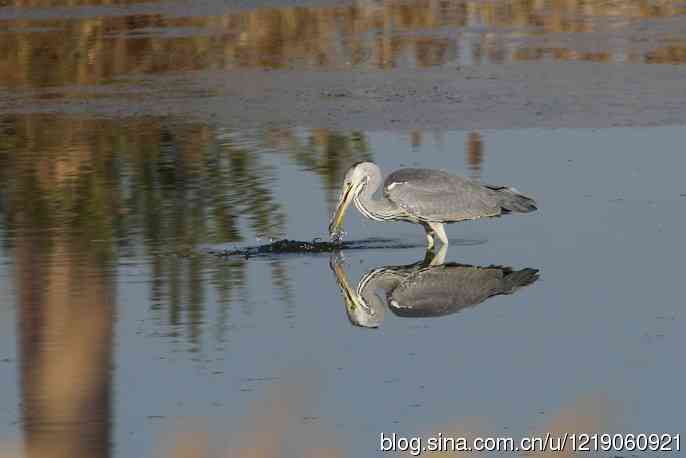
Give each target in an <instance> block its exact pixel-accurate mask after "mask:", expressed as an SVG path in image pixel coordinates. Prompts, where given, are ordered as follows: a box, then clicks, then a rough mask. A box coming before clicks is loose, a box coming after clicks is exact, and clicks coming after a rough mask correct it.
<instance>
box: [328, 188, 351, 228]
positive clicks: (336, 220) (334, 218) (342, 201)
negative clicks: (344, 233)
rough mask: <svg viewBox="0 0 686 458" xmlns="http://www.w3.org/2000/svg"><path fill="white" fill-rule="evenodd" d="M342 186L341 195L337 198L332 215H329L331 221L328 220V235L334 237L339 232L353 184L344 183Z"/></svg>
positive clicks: (349, 200)
mask: <svg viewBox="0 0 686 458" xmlns="http://www.w3.org/2000/svg"><path fill="white" fill-rule="evenodd" d="M344 186H345V188H344V189H343V192H342V193H341V197H340V198H339V199H338V204H337V205H336V210H335V211H334V212H333V215H331V221H330V222H329V235H330V236H331V237H335V236H336V235H338V234H340V232H341V226H342V225H343V217H344V216H345V211H346V210H347V209H348V206H349V205H350V202H352V200H353V192H352V190H353V185H352V184H345V185H344Z"/></svg>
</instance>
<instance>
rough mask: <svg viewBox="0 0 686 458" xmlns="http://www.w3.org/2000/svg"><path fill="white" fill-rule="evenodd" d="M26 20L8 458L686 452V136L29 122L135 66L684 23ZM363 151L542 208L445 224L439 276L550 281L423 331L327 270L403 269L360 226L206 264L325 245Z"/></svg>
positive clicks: (455, 47) (17, 78) (262, 16)
mask: <svg viewBox="0 0 686 458" xmlns="http://www.w3.org/2000/svg"><path fill="white" fill-rule="evenodd" d="M31 6H35V8H26V7H21V8H20V7H13V6H8V7H0V24H1V25H2V26H3V27H4V30H2V31H0V56H2V59H0V75H2V76H1V77H0V78H1V79H0V104H2V103H6V105H5V107H4V109H3V110H0V112H3V113H6V114H3V115H2V116H1V117H0V238H1V240H2V247H1V248H0V381H1V383H2V390H0V454H2V453H4V452H5V451H8V454H9V456H12V457H13V456H15V455H14V453H16V454H17V456H31V457H74V456H84V457H86V456H92V457H121V458H124V457H148V456H160V457H168V456H231V457H234V456H236V457H241V458H242V457H247V456H288V457H291V456H294V457H295V456H313V457H314V456H317V457H322V456H362V457H365V456H376V455H377V454H378V452H377V448H378V435H379V433H380V432H388V433H390V432H399V433H403V434H407V435H412V434H429V433H438V432H443V433H445V434H457V435H493V434H498V435H505V436H513V437H520V436H522V435H524V434H529V433H532V432H544V431H568V432H575V431H576V432H579V431H609V432H615V431H617V432H637V433H638V432H648V433H652V432H658V433H662V432H667V433H683V432H684V431H683V412H684V410H685V408H686V402H685V401H684V398H683V386H684V384H685V383H686V371H685V370H684V368H683V364H681V360H682V359H683V355H682V353H683V351H681V350H680V349H683V348H684V346H685V344H686V337H685V336H684V333H683V332H681V331H682V329H683V323H684V318H685V317H684V310H683V283H682V282H683V278H682V277H683V255H684V250H683V232H684V226H685V225H686V216H685V215H686V183H684V179H683V170H684V169H686V156H685V155H684V154H683V144H684V138H685V134H686V132H685V131H684V128H683V127H682V126H671V127H653V128H634V129H623V128H615V129H602V130H591V129H585V130H575V129H558V130H550V129H548V130H542V129H530V130H511V131H510V130H505V131H493V130H482V131H471V132H464V131H431V130H415V131H407V132H405V131H365V130H358V131H342V130H332V129H323V128H315V127H312V126H301V127H297V128H294V127H290V126H289V127H286V126H282V125H274V124H268V125H263V126H259V127H256V128H251V129H246V128H241V127H237V126H234V125H231V123H230V122H229V121H224V120H222V121H219V120H217V119H206V120H202V119H193V120H192V119H186V118H182V117H179V116H160V115H159V114H158V111H159V110H157V109H155V107H148V106H145V105H142V106H136V107H133V108H131V107H124V108H122V110H121V112H120V113H119V115H118V116H116V117H112V116H105V115H103V114H102V113H100V114H98V115H97V116H95V115H88V114H87V113H86V114H83V113H81V114H78V115H75V114H69V113H64V112H59V111H58V112H56V113H51V114H45V113H42V111H43V105H42V103H43V102H44V101H54V100H55V99H56V100H58V101H61V100H72V101H73V100H76V101H77V102H78V101H79V100H82V99H85V98H86V96H85V95H84V93H87V92H88V91H91V90H92V96H93V97H94V98H97V94H98V91H99V90H100V89H102V88H103V87H108V88H111V87H115V88H116V87H117V86H116V84H117V83H116V81H117V79H118V78H121V77H131V78H134V77H135V76H137V75H140V74H144V73H145V74H151V75H153V76H158V75H160V74H165V73H171V74H173V75H181V76H182V78H183V77H184V75H186V74H187V72H188V74H189V75H191V76H190V77H189V78H191V77H192V78H196V77H198V75H200V76H199V78H202V72H203V71H206V70H207V71H213V72H216V71H219V72H224V71H225V72H231V71H233V70H235V69H238V68H242V67H257V68H264V67H268V68H290V69H293V70H294V71H297V70H298V69H302V68H312V67H315V68H321V69H324V70H327V71H332V70H341V69H342V71H351V72H352V71H357V70H361V69H362V70H363V68H361V67H365V66H369V67H373V68H388V69H391V68H401V69H402V68H413V67H422V66H436V65H438V66H442V65H448V64H454V63H459V64H460V65H472V64H478V63H479V62H495V63H500V62H509V61H512V60H524V61H534V60H539V59H543V60H594V61H602V62H608V65H612V62H617V61H620V62H622V61H631V62H641V63H646V64H648V63H671V64H681V63H683V61H684V59H685V58H686V54H685V52H684V49H686V48H685V47H684V40H685V39H686V37H685V36H684V28H683V19H682V16H681V15H682V14H683V13H684V9H683V4H680V3H676V2H674V3H673V2H656V3H639V2H625V3H622V4H621V5H615V4H613V3H606V2H588V3H583V4H581V3H579V4H577V3H575V2H568V3H563V4H560V5H557V4H555V5H549V4H547V3H546V4H541V5H539V4H537V3H536V2H533V3H526V2H525V3H521V2H520V3H518V2H498V3H482V2H474V3H472V2H397V3H395V2H387V3H375V2H370V3H366V2H365V3H359V4H357V5H356V6H348V5H340V4H337V5H334V6H327V5H323V6H321V5H320V6H311V7H300V8H294V7H274V8H262V9H253V10H248V9H235V10H234V9H229V10H226V7H225V5H223V4H222V5H219V4H210V3H203V4H202V5H201V6H199V7H198V8H195V7H194V8H191V7H190V6H189V4H185V3H184V4H158V3H140V4H138V3H131V4H113V5H103V4H99V3H98V4H92V5H85V6H81V7H73V8H59V7H58V8H47V7H44V6H45V5H43V4H36V5H31ZM277 6H278V5H277ZM5 26H6V27H5ZM646 27H647V28H648V29H649V31H650V32H649V33H648V32H646V31H645V29H646ZM60 37H66V38H60ZM194 72H200V73H194ZM148 81H153V82H154V79H153V80H148ZM160 81H162V80H160ZM77 87H78V90H76V89H75V88H77ZM129 90H130V89H129ZM138 90H140V91H141V94H148V93H154V91H156V90H159V88H156V87H153V86H146V85H141V86H140V87H139V88H138ZM75 93H76V95H74V94H75ZM110 93H111V91H110ZM203 97H206V98H207V100H208V103H209V102H210V101H211V98H212V94H211V93H210V94H207V93H202V94H198V93H194V92H193V91H192V90H191V89H187V90H185V91H182V92H181V93H180V94H179V100H180V102H181V103H185V101H188V102H189V103H190V101H191V100H193V101H194V103H198V98H200V100H201V101H202V100H203V99H202V98H203ZM17 100H20V101H21V107H18V106H17V110H16V113H12V110H13V109H14V108H11V109H8V108H7V106H12V107H14V106H16V105H12V104H16V103H17ZM200 103H202V102H200ZM113 106H115V105H113ZM265 109H269V107H265ZM19 113H20V114H19ZM360 160H373V161H375V162H376V163H378V164H379V165H380V167H381V168H382V170H384V171H385V172H388V171H390V170H393V169H395V168H398V167H401V166H422V167H430V168H443V169H447V170H451V171H454V172H456V173H460V174H463V175H468V176H472V177H474V178H476V179H481V180H482V181H483V182H485V183H492V184H508V185H514V186H516V187H517V188H518V189H520V190H521V191H522V192H525V193H527V194H531V195H533V196H536V198H537V199H538V202H539V204H540V210H539V211H538V212H536V213H532V214H529V215H522V216H516V217H515V216H510V217H504V218H499V219H493V220H487V221H477V222H470V223H464V224H459V225H452V226H449V227H448V235H449V237H450V239H451V241H452V243H451V246H450V249H449V251H448V253H447V257H446V262H449V263H459V264H464V265H469V266H475V267H476V268H483V269H486V268H488V267H491V266H506V267H511V268H512V269H514V270H521V269H535V270H538V275H539V277H540V278H539V279H538V280H537V281H535V282H533V283H532V284H530V285H528V286H525V287H522V288H521V289H518V290H516V291H513V292H512V294H506V295H502V294H499V295H494V296H493V297H490V298H486V299H485V298H481V299H479V300H475V301H473V302H474V303H471V304H467V305H470V306H469V307H465V308H463V309H461V310H455V312H456V313H450V314H447V315H445V316H440V317H405V316H401V315H402V313H398V312H397V311H395V312H394V311H393V310H390V309H389V308H387V307H384V308H382V309H380V311H381V313H382V315H380V316H376V317H375V318H374V324H376V325H378V327H377V328H375V329H368V328H365V327H361V326H356V325H355V323H360V319H364V316H363V315H359V314H355V313H352V312H351V311H350V310H349V309H347V308H346V299H345V297H344V294H343V293H342V291H341V287H340V283H342V282H343V280H342V279H343V278H344V279H345V282H348V283H349V287H350V288H351V289H353V290H354V289H355V287H356V285H357V283H358V281H359V280H360V278H362V277H363V276H364V275H366V274H368V273H371V272H372V271H374V270H375V269H379V268H382V267H386V268H394V267H398V268H399V267H400V266H408V265H411V264H413V263H417V262H419V261H422V259H424V257H425V252H424V247H423V245H424V243H425V241H424V234H423V231H422V230H421V229H420V228H418V227H415V226H413V225H409V224H402V223H397V224H382V223H376V222H372V221H368V220H365V219H363V218H362V217H361V216H360V215H359V214H358V213H357V212H356V211H354V210H353V211H351V212H350V213H349V214H348V217H347V219H346V224H345V228H346V231H347V233H348V235H347V238H346V240H367V239H374V238H378V237H383V238H386V239H390V240H391V241H390V242H388V243H387V245H388V246H389V247H385V248H378V247H376V248H374V247H372V248H370V249H363V250H350V251H346V252H344V253H343V254H342V258H333V259H332V257H331V256H330V255H328V254H317V255H287V256H271V257H262V258H250V259H245V258H241V257H236V258H224V257H217V256H213V255H211V254H209V253H208V251H211V250H217V249H224V248H235V247H242V246H252V245H257V244H260V243H266V242H268V241H270V240H272V239H276V238H280V237H288V238H291V239H298V240H312V239H314V238H317V237H322V238H325V237H326V236H327V234H326V229H327V224H328V217H329V214H330V211H331V209H332V206H333V205H334V204H335V199H336V195H337V193H338V189H339V186H340V181H341V178H342V175H343V174H344V172H345V170H346V169H347V168H348V167H349V166H350V165H351V164H353V163H354V162H357V161H360ZM405 246H410V248H407V247H405ZM334 267H336V268H334ZM464 269H469V268H466V267H465V268H464ZM452 272H454V275H456V276H455V277H454V278H458V277H457V275H462V274H463V273H464V271H463V270H459V271H458V270H453V271H452ZM482 299H485V300H482ZM360 317H361V318H360ZM251 448H252V450H250V449H251ZM251 453H252V454H251ZM258 453H262V454H261V455H258ZM682 453H683V452H682ZM614 455H615V454H614V453H612V454H608V456H614ZM677 455H679V453H672V454H667V455H666V456H677ZM3 456H4V455H3Z"/></svg>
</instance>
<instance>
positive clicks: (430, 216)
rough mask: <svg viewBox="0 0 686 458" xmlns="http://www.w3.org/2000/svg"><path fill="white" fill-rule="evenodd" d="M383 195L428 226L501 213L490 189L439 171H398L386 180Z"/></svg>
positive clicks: (496, 199)
mask: <svg viewBox="0 0 686 458" xmlns="http://www.w3.org/2000/svg"><path fill="white" fill-rule="evenodd" d="M384 194H385V195H386V197H387V198H388V199H389V200H391V201H392V202H394V203H395V204H396V205H398V206H399V207H400V208H402V209H403V210H404V211H405V212H407V213H408V214H409V215H411V216H414V217H416V218H417V219H419V220H423V221H429V222H439V221H440V222H451V221H462V220H466V219H474V218H480V217H483V216H497V215H499V214H500V213H501V211H502V209H501V207H500V205H499V201H498V198H497V195H496V194H495V193H494V191H492V190H491V189H488V188H486V187H484V186H481V185H480V184H479V183H477V182H476V181H473V180H470V179H468V178H464V177H459V176H455V175H451V174H449V173H447V172H443V171H440V170H430V169H400V170H397V171H395V172H393V173H391V174H390V175H389V176H388V178H386V182H385V183H384Z"/></svg>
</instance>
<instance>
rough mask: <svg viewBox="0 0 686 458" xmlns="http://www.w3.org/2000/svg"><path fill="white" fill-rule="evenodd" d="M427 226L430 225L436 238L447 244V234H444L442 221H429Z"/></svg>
mask: <svg viewBox="0 0 686 458" xmlns="http://www.w3.org/2000/svg"><path fill="white" fill-rule="evenodd" d="M429 227H431V229H432V231H433V232H434V234H436V236H437V237H438V239H439V240H440V241H441V242H442V243H443V244H444V245H447V244H448V243H450V242H448V236H447V235H445V228H444V227H443V223H429Z"/></svg>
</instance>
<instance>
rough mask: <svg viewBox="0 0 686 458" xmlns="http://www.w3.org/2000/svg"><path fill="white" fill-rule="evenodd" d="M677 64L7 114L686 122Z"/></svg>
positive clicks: (137, 95)
mask: <svg viewBox="0 0 686 458" xmlns="http://www.w3.org/2000/svg"><path fill="white" fill-rule="evenodd" d="M684 78H686V69H685V68H684V67H683V66H678V65H645V64H612V65H610V64H603V63H584V62H573V63H535V64H534V63H513V64H503V65H478V66H464V67H454V68H436V69H429V70H407V69H403V70H402V71H394V70H391V71H377V70H374V71H361V72H355V73H353V72H346V71H292V70H291V71H289V70H276V71H266V70H254V71H252V70H251V71H234V72H195V73H183V74H177V75H176V76H169V75H166V76H151V77H143V78H141V79H128V80H125V81H115V82H113V83H112V84H109V85H99V86H89V87H72V88H59V89H44V90H38V91H26V92H14V93H11V94H10V93H9V92H5V93H4V94H3V93H0V101H2V103H1V104H0V114H9V113H38V112H40V113H45V112H48V113H64V114H75V115H95V116H102V117H130V116H147V115H152V116H160V115H162V116H164V115H172V116H180V117H183V118H184V119H186V120H187V119H188V118H189V117H190V118H194V119H198V120H213V122H216V123H218V124H220V125H222V124H225V125H232V126H234V127H253V126H263V125H265V124H276V125H289V126H294V125H297V126H307V127H329V128H341V129H366V130H376V129H388V130H405V129H417V128H422V129H458V130H459V129H510V128H531V127H546V128H602V127H612V126H654V125H675V124H676V125H678V124H684V123H686V110H684V107H685V106H686V85H684V84H683V81H684Z"/></svg>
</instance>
